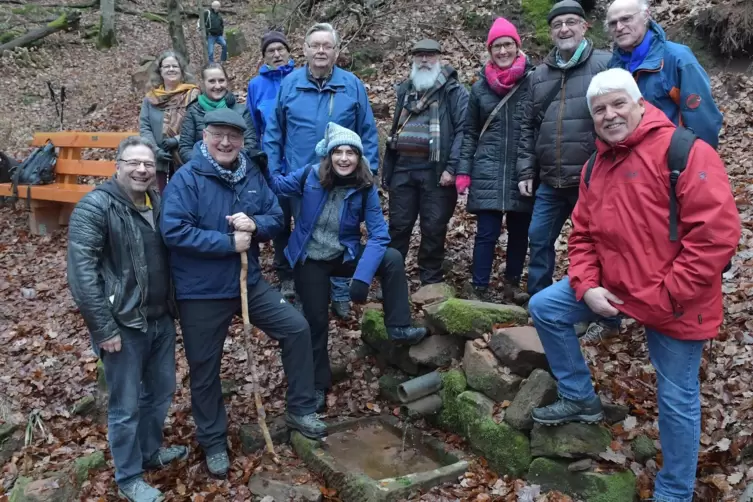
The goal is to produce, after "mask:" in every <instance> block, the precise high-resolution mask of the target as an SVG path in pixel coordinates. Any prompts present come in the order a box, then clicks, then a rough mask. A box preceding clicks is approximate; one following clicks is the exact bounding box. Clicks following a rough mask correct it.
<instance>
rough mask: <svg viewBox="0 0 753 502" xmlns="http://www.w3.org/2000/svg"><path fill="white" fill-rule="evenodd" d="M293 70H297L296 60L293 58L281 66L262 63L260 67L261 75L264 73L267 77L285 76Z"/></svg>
mask: <svg viewBox="0 0 753 502" xmlns="http://www.w3.org/2000/svg"><path fill="white" fill-rule="evenodd" d="M293 70H295V61H293V60H292V59H291V60H290V61H288V63H287V64H284V65H282V66H280V67H279V68H270V67H269V66H267V65H265V64H263V65H261V68H259V75H264V76H265V77H267V78H269V77H278V76H283V77H284V76H286V75H288V74H290V72H291V71H293Z"/></svg>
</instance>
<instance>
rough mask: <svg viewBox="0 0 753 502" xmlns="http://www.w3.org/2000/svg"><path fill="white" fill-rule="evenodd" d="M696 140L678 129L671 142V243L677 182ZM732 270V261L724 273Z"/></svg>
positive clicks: (591, 164) (593, 160) (586, 179)
mask: <svg viewBox="0 0 753 502" xmlns="http://www.w3.org/2000/svg"><path fill="white" fill-rule="evenodd" d="M696 139H698V137H697V136H696V135H695V134H693V131H691V130H689V129H685V128H684V127H678V128H677V129H675V132H673V133H672V139H671V140H670V142H669V150H668V151H667V159H668V161H667V164H668V165H669V240H670V241H671V242H677V194H676V193H675V191H676V189H677V180H678V179H680V174H682V172H683V171H684V170H685V168H686V167H687V164H688V157H690V150H691V149H692V148H693V143H695V140H696ZM596 154H597V152H594V153H593V154H592V155H591V158H590V159H588V165H586V175H585V176H584V177H583V181H584V182H585V183H586V187H588V184H589V182H590V181H591V171H593V168H594V164H595V163H596ZM730 268H732V262H731V261H730V262H729V263H727V265H726V266H725V267H724V270H722V273H725V272H727V271H728V270H729V269H730Z"/></svg>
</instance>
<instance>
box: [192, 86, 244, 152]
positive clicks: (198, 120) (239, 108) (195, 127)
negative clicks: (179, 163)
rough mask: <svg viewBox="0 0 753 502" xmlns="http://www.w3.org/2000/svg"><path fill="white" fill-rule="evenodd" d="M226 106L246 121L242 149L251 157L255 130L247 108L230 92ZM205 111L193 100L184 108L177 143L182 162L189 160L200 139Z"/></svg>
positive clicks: (204, 125) (203, 126)
mask: <svg viewBox="0 0 753 502" xmlns="http://www.w3.org/2000/svg"><path fill="white" fill-rule="evenodd" d="M231 101H232V105H231ZM228 108H230V109H232V110H234V111H236V112H237V113H238V115H240V116H242V117H243V120H245V121H246V132H245V133H244V134H243V151H244V152H246V153H247V154H248V156H249V157H253V156H254V155H255V154H256V153H257V146H256V145H257V141H256V130H255V129H254V122H253V120H251V114H250V113H249V111H248V108H246V105H242V104H240V103H236V102H235V97H234V96H233V95H232V93H229V94H228ZM205 113H206V111H205V110H204V108H202V107H201V104H199V102H198V101H194V102H193V103H191V104H190V105H188V108H187V109H186V116H185V117H184V118H183V125H182V126H181V128H180V143H179V148H180V158H181V159H183V162H188V161H189V160H191V156H192V155H193V151H194V150H193V147H194V145H196V143H197V142H199V141H201V140H202V133H203V131H204V128H205V127H206V124H205V123H204V114H205Z"/></svg>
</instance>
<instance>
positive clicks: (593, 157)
mask: <svg viewBox="0 0 753 502" xmlns="http://www.w3.org/2000/svg"><path fill="white" fill-rule="evenodd" d="M594 164H596V152H594V153H592V154H591V158H589V159H588V165H586V175H585V176H584V177H583V181H584V182H585V183H586V188H588V184H589V183H590V182H591V172H592V171H593V170H594Z"/></svg>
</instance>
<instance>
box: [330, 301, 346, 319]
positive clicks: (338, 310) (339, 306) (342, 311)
mask: <svg viewBox="0 0 753 502" xmlns="http://www.w3.org/2000/svg"><path fill="white" fill-rule="evenodd" d="M332 313H333V314H335V315H336V316H337V317H339V318H340V319H342V320H343V321H350V302H335V301H333V302H332Z"/></svg>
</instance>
